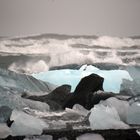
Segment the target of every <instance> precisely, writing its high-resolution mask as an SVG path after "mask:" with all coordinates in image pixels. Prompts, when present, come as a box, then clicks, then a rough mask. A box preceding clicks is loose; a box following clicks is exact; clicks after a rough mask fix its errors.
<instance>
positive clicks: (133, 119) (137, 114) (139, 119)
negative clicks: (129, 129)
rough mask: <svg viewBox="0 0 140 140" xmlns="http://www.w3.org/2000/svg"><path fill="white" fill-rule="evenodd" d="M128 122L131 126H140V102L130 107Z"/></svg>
mask: <svg viewBox="0 0 140 140" xmlns="http://www.w3.org/2000/svg"><path fill="white" fill-rule="evenodd" d="M127 122H128V123H129V124H137V125H140V102H135V103H133V104H131V105H130V107H129V110H128V116H127Z"/></svg>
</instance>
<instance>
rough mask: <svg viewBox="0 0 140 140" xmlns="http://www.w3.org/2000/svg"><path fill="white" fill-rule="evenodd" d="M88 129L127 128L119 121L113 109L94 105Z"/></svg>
mask: <svg viewBox="0 0 140 140" xmlns="http://www.w3.org/2000/svg"><path fill="white" fill-rule="evenodd" d="M89 122H90V127H91V129H93V130H96V129H128V128H129V126H128V125H127V124H125V123H124V122H122V121H121V120H120V117H119V114H118V112H117V110H116V109H115V108H114V107H109V106H104V105H102V104H98V105H95V106H94V108H92V109H91V114H90V116H89Z"/></svg>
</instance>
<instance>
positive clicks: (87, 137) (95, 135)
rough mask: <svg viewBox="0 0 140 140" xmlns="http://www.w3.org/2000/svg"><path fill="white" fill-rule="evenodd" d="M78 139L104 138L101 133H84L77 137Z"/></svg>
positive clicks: (102, 139) (99, 139)
mask: <svg viewBox="0 0 140 140" xmlns="http://www.w3.org/2000/svg"><path fill="white" fill-rule="evenodd" d="M76 140H104V138H103V137H102V136H101V135H100V134H90V133H89V134H88V133H87V134H83V135H81V136H79V137H77V138H76Z"/></svg>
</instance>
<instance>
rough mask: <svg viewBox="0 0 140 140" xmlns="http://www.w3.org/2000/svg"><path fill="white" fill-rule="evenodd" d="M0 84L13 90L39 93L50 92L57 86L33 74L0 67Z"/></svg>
mask: <svg viewBox="0 0 140 140" xmlns="http://www.w3.org/2000/svg"><path fill="white" fill-rule="evenodd" d="M0 86H1V87H7V88H10V89H11V90H13V89H16V90H18V91H20V92H18V93H19V94H21V93H23V92H33V93H34V94H37V93H38V92H39V93H40V94H41V93H42V92H43V93H44V92H46V93H47V92H50V91H52V90H53V89H54V88H55V87H56V86H54V85H52V84H50V83H45V82H42V81H39V80H37V79H35V78H34V77H32V76H29V75H26V74H19V73H15V72H12V71H9V70H4V69H1V68H0Z"/></svg>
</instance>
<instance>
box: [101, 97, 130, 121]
mask: <svg viewBox="0 0 140 140" xmlns="http://www.w3.org/2000/svg"><path fill="white" fill-rule="evenodd" d="M102 104H103V105H105V106H109V107H114V108H115V109H116V110H117V112H118V114H119V117H120V119H121V120H122V121H124V122H126V121H127V113H128V109H129V102H127V101H123V100H119V99H117V98H115V97H111V98H108V99H107V100H105V101H103V102H102Z"/></svg>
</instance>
